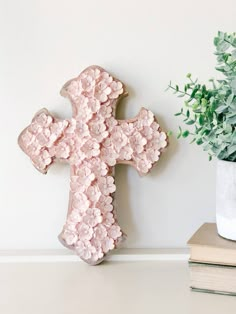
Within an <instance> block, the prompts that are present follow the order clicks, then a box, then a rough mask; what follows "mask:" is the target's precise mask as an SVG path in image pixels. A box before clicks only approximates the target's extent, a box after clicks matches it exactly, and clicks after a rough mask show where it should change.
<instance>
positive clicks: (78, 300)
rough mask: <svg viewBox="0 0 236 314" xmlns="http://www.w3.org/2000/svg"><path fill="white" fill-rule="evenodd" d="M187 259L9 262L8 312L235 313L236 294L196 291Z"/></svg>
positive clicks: (4, 288)
mask: <svg viewBox="0 0 236 314" xmlns="http://www.w3.org/2000/svg"><path fill="white" fill-rule="evenodd" d="M188 283H189V274H188V265H187V262H186V261H153V262H147V261H145V262H106V263H104V264H102V265H100V266H95V267H92V266H88V265H86V264H84V263H81V262H77V263H76V262H66V263H58V262H57V263H10V264H7V263H3V264H1V265H0V313H3V314H49V313H50V314H72V313H77V314H90V313H91V314H92V313H93V314H94V313H96V314H100V313H101V314H106V313H112V314H116V313H119V314H121V313H122V314H126V313H127V314H132V313H135V314H139V313H140V314H141V313H142V314H146V313H160V314H164V313H170V314H173V313H181V314H184V313H187V314H195V313H197V314H199V313H203V314H205V313H207V314H211V313H212V314H218V313H219V314H222V313H227V314H231V313H232V314H233V313H235V312H236V297H231V296H221V295H213V294H204V293H198V292H192V291H190V290H189V287H188Z"/></svg>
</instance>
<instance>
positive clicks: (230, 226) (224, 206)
mask: <svg viewBox="0 0 236 314" xmlns="http://www.w3.org/2000/svg"><path fill="white" fill-rule="evenodd" d="M216 223H217V229H218V233H219V235H220V236H222V237H224V238H226V239H230V240H236V162H230V161H224V160H218V161H217V183H216Z"/></svg>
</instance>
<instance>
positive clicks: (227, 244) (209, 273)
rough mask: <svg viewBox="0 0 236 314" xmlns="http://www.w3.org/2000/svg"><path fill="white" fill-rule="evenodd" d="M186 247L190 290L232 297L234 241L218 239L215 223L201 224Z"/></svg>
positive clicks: (235, 259)
mask: <svg viewBox="0 0 236 314" xmlns="http://www.w3.org/2000/svg"><path fill="white" fill-rule="evenodd" d="M188 245H189V246H190V259H189V269H190V287H191V288H192V290H195V291H202V292H211V293H219V294H229V295H235V296H236V242H235V241H230V240H226V239H224V238H222V237H220V236H219V235H218V233H217V228H216V224H214V223H205V224H203V225H202V226H201V227H200V228H199V229H198V230H197V232H196V233H195V234H194V235H193V236H192V237H191V239H190V240H189V241H188Z"/></svg>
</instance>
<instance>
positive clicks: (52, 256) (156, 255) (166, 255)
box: [0, 249, 189, 263]
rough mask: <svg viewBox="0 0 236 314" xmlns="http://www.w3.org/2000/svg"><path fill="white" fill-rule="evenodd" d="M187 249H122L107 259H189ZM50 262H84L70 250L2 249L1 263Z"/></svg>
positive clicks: (122, 260)
mask: <svg viewBox="0 0 236 314" xmlns="http://www.w3.org/2000/svg"><path fill="white" fill-rule="evenodd" d="M188 259H189V251H188V250H187V249H120V250H117V251H116V252H114V253H113V254H111V255H109V256H108V257H107V258H106V260H107V261H112V262H127V261H128V262H130V261H135V262H137V261H187V260H188ZM35 262H36V263H39V262H40V263H48V262H76V263H77V262H82V263H84V261H83V260H81V259H80V258H79V257H78V256H77V255H76V254H73V252H71V251H69V250H66V249H65V250H44V251H40V250H25V251H24V250H17V251H12V250H8V251H0V263H35Z"/></svg>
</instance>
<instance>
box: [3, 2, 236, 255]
mask: <svg viewBox="0 0 236 314" xmlns="http://www.w3.org/2000/svg"><path fill="white" fill-rule="evenodd" d="M0 4H1V8H0V15H1V16H0V35H1V36H0V38H1V49H0V69H1V70H0V80H1V93H0V104H1V110H2V113H1V123H0V128H1V129H0V131H1V132H0V141H1V154H0V159H1V176H0V187H1V190H0V249H30V248H36V249H37V248H40V249H44V248H45V249H46V248H61V245H60V244H59V242H58V241H57V234H58V233H59V232H60V231H61V227H62V225H63V223H64V220H65V216H66V211H67V202H68V192H69V166H66V165H61V164H60V165H55V166H53V167H52V168H51V169H50V171H49V173H48V174H47V176H43V175H42V174H40V173H39V172H37V171H36V170H35V168H34V167H33V166H32V165H31V163H30V161H29V159H28V158H27V157H26V156H25V155H24V154H23V152H22V151H21V150H20V149H19V147H18V146H17V136H18V134H19V132H20V131H21V130H22V129H23V128H24V127H25V126H26V125H27V124H28V123H29V122H30V120H31V118H32V116H33V115H34V113H35V112H36V111H37V110H38V109H40V108H41V107H44V106H45V107H47V108H48V109H49V110H50V111H52V112H54V113H55V114H57V115H58V116H60V117H67V118H68V117H70V115H71V108H70V104H69V103H68V102H67V101H66V100H65V99H63V98H62V97H61V96H60V95H59V90H60V88H61V86H62V85H63V84H64V83H65V82H66V81H67V80H68V79H70V78H72V77H74V76H76V75H78V74H79V72H80V71H81V70H83V69H84V68H85V67H86V66H88V65H91V64H98V65H101V66H102V67H104V68H105V69H107V70H108V71H110V72H112V73H113V74H114V75H115V76H116V77H117V78H119V79H120V80H121V81H123V82H124V83H125V84H126V85H127V87H128V90H129V93H130V96H129V97H128V99H126V100H125V101H123V103H122V104H121V105H120V107H121V108H120V112H119V116H120V117H122V118H125V117H126V118H128V117H132V116H134V115H135V114H136V113H137V112H138V110H139V108H140V107H141V106H142V105H145V106H146V107H147V108H149V109H151V110H152V111H154V112H155V114H156V115H157V116H158V117H159V120H160V122H161V124H162V125H163V126H164V127H165V129H166V130H168V129H170V130H174V131H176V130H177V126H178V123H179V122H180V120H179V121H178V119H177V118H175V117H174V116H173V115H174V113H175V112H176V111H177V110H178V106H179V105H180V103H181V99H177V98H175V97H174V96H173V95H172V94H171V93H167V92H164V90H165V88H166V86H167V84H168V82H169V80H170V79H172V80H173V81H177V82H184V80H185V75H186V73H188V72H192V73H194V74H195V75H196V76H198V77H199V78H200V79H201V80H202V81H205V80H206V79H207V78H209V77H211V76H213V75H215V72H214V65H215V57H214V55H213V50H214V48H213V45H212V40H213V37H214V35H215V34H216V32H217V31H218V30H223V31H228V32H233V31H235V30H236V19H235V16H234V15H233V13H234V12H235V10H236V2H235V1H234V0H231V1H230V0H225V1H224V2H223V4H219V3H217V1H209V0H208V1H206V0H204V1H203V0H198V1H189V0H179V1H172V2H171V1H157V0H143V1H138V0H119V1H112V0H99V1H95V0H94V1H81V0H62V1H60V0H28V1H27V0H21V1H17V0H15V1H13V0H8V1H3V0H1V1H0ZM116 180H117V190H118V192H117V201H118V204H119V211H118V216H119V221H120V224H121V226H122V227H123V230H124V231H126V232H127V233H128V240H127V242H126V244H125V245H126V246H128V247H183V246H185V243H186V240H187V239H188V237H189V236H190V235H191V233H192V232H193V231H195V229H196V228H197V227H198V226H199V225H200V224H201V223H202V222H205V221H214V208H215V196H214V193H215V192H214V189H215V162H211V163H209V162H208V159H207V154H205V153H203V152H202V151H201V149H200V148H198V147H195V146H192V145H188V142H187V141H186V142H185V141H182V140H180V141H177V140H176V139H175V137H172V138H171V142H170V146H169V148H168V150H167V152H166V153H165V154H164V155H163V157H162V159H161V161H160V162H159V164H158V165H157V166H156V168H155V169H153V171H152V173H151V174H150V175H148V176H147V177H145V178H140V177H139V176H138V175H137V173H136V172H135V170H134V169H131V168H127V167H125V166H118V167H117V173H116Z"/></svg>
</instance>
